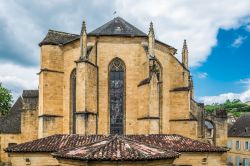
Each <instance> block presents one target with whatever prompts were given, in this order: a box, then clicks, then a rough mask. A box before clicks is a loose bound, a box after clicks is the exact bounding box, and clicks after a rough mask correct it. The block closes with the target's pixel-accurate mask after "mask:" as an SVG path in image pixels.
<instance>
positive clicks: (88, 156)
mask: <svg viewBox="0 0 250 166" xmlns="http://www.w3.org/2000/svg"><path fill="white" fill-rule="evenodd" d="M52 155H53V156H55V157H57V158H58V157H59V158H67V159H77V160H105V161H121V160H126V161H128V160H155V159H170V158H176V157H178V156H179V155H180V153H177V152H175V151H172V150H168V151H166V150H163V149H161V148H156V147H153V146H151V145H147V144H145V143H142V142H138V141H135V140H132V139H129V138H128V137H125V136H118V135H115V136H109V137H107V138H106V139H103V140H101V141H97V142H95V143H92V144H89V145H84V146H80V147H76V148H71V149H67V150H62V151H59V152H56V153H54V154H52Z"/></svg>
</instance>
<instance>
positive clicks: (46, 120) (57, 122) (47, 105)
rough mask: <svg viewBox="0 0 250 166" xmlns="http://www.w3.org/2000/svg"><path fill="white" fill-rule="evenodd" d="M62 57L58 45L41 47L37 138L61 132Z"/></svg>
mask: <svg viewBox="0 0 250 166" xmlns="http://www.w3.org/2000/svg"><path fill="white" fill-rule="evenodd" d="M63 77H64V71H63V55H62V48H61V47H60V46H58V45H43V46H41V71H40V73H39V113H38V117H39V125H38V137H39V138H42V137H46V136H49V135H53V134H59V133H62V132H63V127H62V126H63V125H62V123H63V121H62V119H63V116H62V115H63Z"/></svg>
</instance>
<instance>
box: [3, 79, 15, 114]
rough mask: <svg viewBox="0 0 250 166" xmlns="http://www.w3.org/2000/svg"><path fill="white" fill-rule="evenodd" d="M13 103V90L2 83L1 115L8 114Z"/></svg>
mask: <svg viewBox="0 0 250 166" xmlns="http://www.w3.org/2000/svg"><path fill="white" fill-rule="evenodd" d="M11 104H12V95H11V92H10V91H9V90H8V89H6V88H4V87H3V86H2V84H1V83H0V115H6V114H7V113H8V112H9V110H10V108H11Z"/></svg>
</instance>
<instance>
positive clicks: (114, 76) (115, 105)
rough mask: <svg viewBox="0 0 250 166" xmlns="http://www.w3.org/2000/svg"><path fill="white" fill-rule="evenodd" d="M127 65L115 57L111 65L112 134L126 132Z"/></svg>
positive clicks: (110, 105)
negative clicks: (125, 87) (125, 89)
mask: <svg viewBox="0 0 250 166" xmlns="http://www.w3.org/2000/svg"><path fill="white" fill-rule="evenodd" d="M124 78H125V65H124V63H123V61H122V60H121V59H119V58H115V59H114V60H113V61H112V62H111V63H110V66H109V109H110V134H120V135H122V134H124V96H125V91H124V86H125V79H124Z"/></svg>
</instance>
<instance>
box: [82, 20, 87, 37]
mask: <svg viewBox="0 0 250 166" xmlns="http://www.w3.org/2000/svg"><path fill="white" fill-rule="evenodd" d="M86 32H87V29H86V23H85V21H83V22H82V29H81V35H83V33H86Z"/></svg>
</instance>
